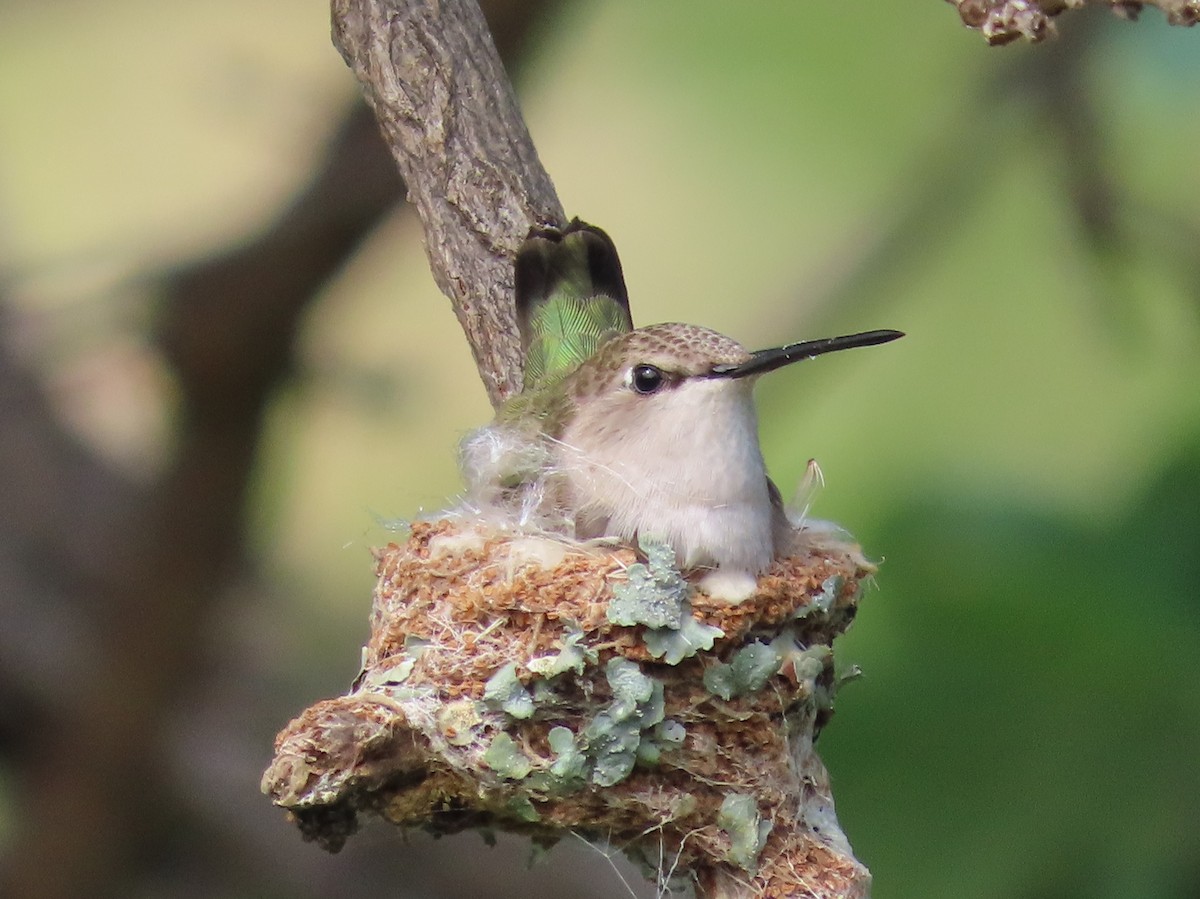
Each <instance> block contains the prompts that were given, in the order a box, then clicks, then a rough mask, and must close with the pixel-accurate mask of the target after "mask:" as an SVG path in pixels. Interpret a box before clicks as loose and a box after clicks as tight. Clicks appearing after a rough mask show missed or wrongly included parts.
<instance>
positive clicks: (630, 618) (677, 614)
mask: <svg viewBox="0 0 1200 899" xmlns="http://www.w3.org/2000/svg"><path fill="white" fill-rule="evenodd" d="M641 548H642V551H643V552H644V553H645V554H646V562H645V564H643V563H641V562H637V563H635V564H633V565H630V566H629V570H628V571H627V572H626V575H627V578H628V579H627V580H626V581H625V582H624V583H618V584H615V585H614V586H613V597H612V599H611V600H609V603H608V609H607V611H606V615H607V617H608V620H609V621H611V622H612V623H613V624H621V625H626V626H633V625H635V624H644V625H645V626H646V627H650V628H670V629H671V630H678V629H679V628H680V626H681V625H682V624H683V616H684V611H683V604H684V602H685V601H686V600H687V598H688V595H689V594H690V593H691V589H692V588H691V587H690V586H689V585H688V582H687V581H686V580H684V578H683V575H682V574H680V573H679V569H677V568H676V567H675V550H673V549H671V547H669V546H667V545H666V544H663V543H649V542H644V543H642V544H641Z"/></svg>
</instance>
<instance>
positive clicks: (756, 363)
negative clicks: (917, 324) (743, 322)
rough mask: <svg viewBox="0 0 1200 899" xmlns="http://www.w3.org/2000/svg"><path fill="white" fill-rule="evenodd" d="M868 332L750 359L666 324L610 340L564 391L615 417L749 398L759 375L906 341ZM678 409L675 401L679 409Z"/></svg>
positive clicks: (714, 339)
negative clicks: (699, 399) (713, 399)
mask: <svg viewBox="0 0 1200 899" xmlns="http://www.w3.org/2000/svg"><path fill="white" fill-rule="evenodd" d="M902 336H903V334H902V333H901V332H899V331H867V332H864V333H861V334H850V335H847V336H844V337H830V338H825V339H821V340H806V341H801V342H799V343H790V344H786V345H784V346H780V347H773V348H771V349H767V350H759V351H757V352H750V351H749V350H747V349H746V348H745V347H744V346H742V345H741V344H740V343H738V342H737V341H736V340H733V339H732V338H730V337H726V336H725V335H724V334H721V333H719V332H717V331H713V330H712V329H710V328H702V327H699V326H698V325H687V324H680V323H668V324H661V325H650V326H649V327H645V328H638V329H637V330H635V331H630V332H628V333H625V334H620V335H618V336H616V337H613V338H611V339H610V340H608V341H607V342H605V343H604V344H602V345H601V347H600V349H599V350H598V351H597V352H596V353H595V354H594V355H593V356H592V357H591V358H589V359H587V360H586V361H585V362H584V363H583V364H582V365H580V366H579V368H578V369H576V371H575V372H574V373H573V375H572V377H571V378H570V379H569V384H568V385H567V387H568V390H569V393H570V395H571V398H572V399H573V400H574V402H575V405H576V407H577V408H583V407H594V408H595V410H596V411H597V412H601V411H603V412H604V414H606V415H617V414H620V413H622V412H625V413H627V414H630V415H638V414H640V410H643V409H647V410H648V409H653V408H655V407H661V405H662V404H663V403H664V402H672V401H669V400H667V399H666V398H667V397H683V396H688V395H696V396H699V395H701V394H702V393H703V394H704V395H711V394H712V393H714V392H717V393H721V394H725V395H730V396H732V395H735V394H736V395H749V392H750V388H751V386H752V385H753V383H754V381H755V380H757V376H758V375H762V374H765V373H766V372H769V371H774V370H775V369H777V368H781V367H782V366H785V365H790V364H791V363H793V362H799V361H800V360H802V359H810V358H812V357H814V356H819V355H822V354H824V353H831V352H835V351H837V350H844V349H851V348H853V347H859V346H873V345H876V344H880V343H887V342H888V341H891V340H895V339H896V338H898V337H902ZM678 402H679V401H678V400H676V401H673V402H672V404H673V405H675V404H677V403H678Z"/></svg>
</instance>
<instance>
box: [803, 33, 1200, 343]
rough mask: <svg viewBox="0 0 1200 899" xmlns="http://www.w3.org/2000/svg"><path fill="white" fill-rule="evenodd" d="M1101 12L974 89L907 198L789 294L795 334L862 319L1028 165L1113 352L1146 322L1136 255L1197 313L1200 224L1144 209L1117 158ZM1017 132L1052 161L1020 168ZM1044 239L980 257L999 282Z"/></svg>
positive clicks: (914, 177)
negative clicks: (1040, 145)
mask: <svg viewBox="0 0 1200 899" xmlns="http://www.w3.org/2000/svg"><path fill="white" fill-rule="evenodd" d="M1094 12H1095V13H1097V14H1093V15H1084V16H1081V17H1079V18H1078V19H1077V20H1075V21H1074V22H1072V27H1071V28H1070V29H1064V30H1063V32H1062V34H1061V35H1060V36H1059V37H1058V39H1056V40H1054V41H1052V42H1050V43H1048V44H1046V45H1044V46H1042V47H1039V48H1038V49H1037V51H1036V53H1033V54H1020V55H1017V56H1013V57H1010V58H1009V59H1008V60H1006V62H1005V63H1004V64H1003V65H1002V66H1001V67H1000V68H999V69H998V70H997V71H996V72H995V73H994V74H993V75H992V76H991V77H989V78H987V79H982V80H980V81H978V82H977V83H976V84H975V85H973V86H972V87H971V88H970V89H969V93H968V95H967V98H966V102H965V103H964V106H963V109H962V111H961V112H960V114H959V119H958V120H957V121H956V123H955V126H954V127H952V128H946V129H943V130H942V131H940V132H938V135H937V138H936V140H935V141H934V142H933V143H932V144H931V145H930V146H929V147H928V148H927V149H926V150H925V151H924V152H922V153H921V154H919V156H918V158H917V160H916V161H915V164H914V165H913V166H912V167H911V169H912V170H911V176H910V177H908V178H904V179H902V180H901V181H900V183H901V184H904V185H906V187H905V190H904V194H903V196H902V197H900V199H899V200H898V202H897V203H895V204H894V206H893V208H892V210H891V211H889V212H880V211H879V210H872V215H871V217H870V220H869V221H867V222H864V224H863V226H862V227H861V228H860V229H859V230H857V231H856V232H854V233H853V234H852V235H851V236H850V239H849V240H848V241H847V243H846V245H845V248H844V249H843V251H842V252H838V253H833V254H831V256H830V260H831V261H830V264H829V267H828V268H827V270H826V271H824V272H821V273H819V274H818V275H817V277H815V278H814V277H813V275H812V274H811V273H810V272H806V273H805V274H804V275H803V283H801V284H798V285H797V284H793V285H790V286H789V287H788V288H787V290H786V292H785V294H786V295H788V296H791V295H801V294H802V295H806V296H808V297H809V298H810V301H809V303H807V304H805V307H804V309H803V311H802V316H801V317H802V318H803V321H802V322H800V321H798V322H796V323H795V324H794V325H792V326H791V329H793V330H796V331H799V330H800V329H801V326H802V325H803V326H805V327H807V328H808V329H809V330H814V325H813V320H814V315H815V316H816V318H817V322H818V324H817V325H816V327H815V330H816V331H820V330H821V329H822V327H823V326H822V325H821V324H820V320H821V317H822V316H824V317H825V318H829V319H832V318H834V317H836V316H838V315H844V314H845V312H846V310H847V309H849V308H851V307H855V308H856V309H857V314H858V315H860V316H863V315H864V310H863V307H864V306H866V305H868V304H870V303H872V302H878V301H879V300H881V299H884V298H886V297H887V296H888V294H889V291H888V290H887V289H886V286H887V284H888V283H889V282H890V281H891V280H892V279H895V278H897V277H902V276H903V273H904V272H905V270H906V269H907V268H909V267H910V266H911V265H912V264H914V261H915V260H916V259H918V257H919V256H920V254H921V250H922V248H923V247H927V246H928V245H929V243H930V240H931V236H933V237H934V238H935V239H936V236H938V235H942V234H947V233H953V231H954V229H955V227H956V222H957V221H958V220H960V219H961V218H962V217H963V216H964V215H965V214H966V211H967V210H969V209H973V208H975V207H977V206H978V205H980V204H981V203H983V202H985V200H986V197H987V195H988V194H989V193H990V192H991V191H992V190H993V189H994V186H995V183H996V181H997V180H998V179H1001V178H1004V177H1006V176H1007V174H1008V172H1009V170H1010V169H1011V168H1012V167H1013V166H1021V165H1029V166H1038V167H1044V168H1045V169H1047V170H1048V171H1049V173H1050V175H1051V177H1052V183H1053V185H1054V187H1055V190H1056V192H1057V193H1058V194H1059V195H1061V196H1062V197H1063V198H1064V199H1065V202H1066V208H1067V210H1068V211H1069V213H1070V215H1071V217H1072V219H1073V221H1074V223H1075V225H1076V226H1077V233H1078V235H1079V245H1080V246H1081V247H1083V248H1084V249H1085V250H1086V251H1087V253H1088V259H1089V262H1090V265H1091V268H1090V270H1089V272H1088V273H1089V274H1090V275H1091V276H1092V278H1091V281H1090V283H1089V288H1090V290H1091V292H1092V295H1093V296H1094V297H1095V299H1096V301H1097V305H1098V306H1100V307H1101V311H1102V313H1103V314H1102V315H1098V316H1097V319H1099V320H1100V321H1102V322H1104V323H1106V324H1107V325H1108V327H1107V330H1108V331H1109V332H1110V334H1111V335H1112V339H1113V341H1114V343H1116V344H1119V345H1135V346H1136V345H1137V344H1138V343H1140V341H1139V340H1138V337H1139V332H1140V330H1141V326H1143V325H1144V322H1142V321H1140V320H1139V316H1138V309H1137V308H1136V307H1137V299H1138V298H1137V296H1136V294H1135V290H1136V289H1135V286H1134V281H1135V280H1136V279H1135V278H1134V277H1133V270H1134V268H1135V266H1134V265H1133V262H1134V260H1135V259H1136V257H1138V256H1139V255H1142V256H1148V257H1153V258H1152V259H1151V261H1150V264H1152V265H1154V266H1156V267H1157V268H1159V269H1160V270H1161V271H1163V272H1165V273H1170V274H1174V275H1175V276H1176V277H1177V278H1178V279H1179V281H1180V283H1181V285H1182V287H1183V290H1184V292H1185V295H1187V296H1190V297H1191V298H1192V300H1193V303H1194V309H1195V312H1196V313H1200V260H1198V259H1197V257H1196V254H1195V253H1194V252H1192V248H1194V247H1195V246H1197V245H1200V222H1196V221H1187V220H1184V219H1181V218H1180V217H1179V216H1178V214H1177V213H1173V212H1171V211H1170V210H1168V209H1165V208H1161V207H1156V206H1154V205H1151V203H1150V202H1149V201H1142V200H1140V199H1139V198H1138V197H1137V196H1136V194H1135V193H1134V191H1133V189H1132V188H1131V187H1130V186H1129V185H1128V184H1127V183H1125V180H1124V175H1123V172H1122V170H1121V167H1120V165H1119V162H1118V161H1117V160H1114V159H1113V152H1112V148H1111V146H1110V143H1111V135H1110V134H1109V131H1108V128H1107V126H1106V116H1105V112H1104V111H1103V110H1102V109H1100V108H1099V106H1098V104H1099V98H1098V96H1097V94H1098V92H1097V91H1096V90H1095V88H1094V86H1093V85H1091V84H1090V83H1089V80H1088V79H1089V71H1090V68H1091V67H1092V65H1093V63H1094V56H1095V55H1096V54H1098V53H1102V52H1103V50H1102V49H1100V47H1101V45H1099V44H1098V41H1097V39H1098V38H1099V37H1100V34H1101V26H1102V25H1103V23H1104V21H1105V17H1103V16H1101V15H1099V14H1098V13H1099V11H1098V10H1096V11H1094ZM1021 129H1031V130H1036V132H1037V133H1038V134H1039V135H1041V140H1042V141H1043V142H1044V144H1045V145H1046V149H1047V152H1046V153H1045V154H1043V155H1042V156H1040V157H1036V158H1031V157H1028V156H1026V157H1023V158H1014V157H1013V156H1012V154H1013V152H1014V142H1013V140H1012V136H1013V134H1014V133H1015V132H1016V131H1018V130H1021ZM1139 235H1140V237H1139ZM1046 237H1048V235H1037V234H1028V235H997V236H996V240H995V241H994V243H992V244H991V245H988V246H984V247H981V248H980V258H979V265H980V267H981V269H983V270H986V269H989V268H991V269H994V270H995V271H996V272H1002V271H1003V270H1004V268H1005V267H1007V266H1013V265H1021V264H1022V255H1023V253H1025V252H1027V251H1028V249H1029V248H1030V247H1031V246H1032V244H1034V243H1036V242H1039V241H1042V240H1044V239H1045V238H1046ZM780 305H781V306H785V305H786V304H784V303H782V302H781V303H780ZM866 317H869V316H866Z"/></svg>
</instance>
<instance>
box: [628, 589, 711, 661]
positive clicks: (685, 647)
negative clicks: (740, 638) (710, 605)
mask: <svg viewBox="0 0 1200 899" xmlns="http://www.w3.org/2000/svg"><path fill="white" fill-rule="evenodd" d="M724 636H725V632H724V631H723V630H721V629H720V628H719V627H713V626H711V625H708V624H701V623H700V622H699V621H697V620H696V619H695V618H693V617H692V610H691V607H690V606H689V605H688V604H686V603H685V604H684V606H683V619H682V623H681V625H680V627H679V629H678V630H671V629H670V628H665V627H664V628H658V629H655V630H648V631H646V634H645V637H644V639H645V641H646V650H647V651H648V652H649V653H650V655H651V656H652V657H653V658H656V659H660V660H661V661H664V662H666V663H667V664H668V665H678V664H679V663H680V662H682V661H683V660H684V659H687V658H691V657H692V656H694V655H695V654H696V653H698V652H700V651H701V650H709V649H712V648H713V643H714V642H716V640H717V638H718V637H724Z"/></svg>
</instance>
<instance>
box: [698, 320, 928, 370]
mask: <svg viewBox="0 0 1200 899" xmlns="http://www.w3.org/2000/svg"><path fill="white" fill-rule="evenodd" d="M903 336H904V332H903V331H864V332H862V333H861V334H847V335H845V336H844V337H826V338H823V339H821V340H802V341H800V342H799V343H789V344H787V345H786V346H780V347H775V348H774V349H770V350H759V351H758V352H756V353H754V354H752V355H751V356H750V358H749V359H748V360H747V361H745V362H743V363H741V364H740V365H714V366H713V369H712V371H711V372H709V374H708V376H709V377H710V378H748V377H750V375H761V374H763V373H764V372H768V371H774V370H775V369H777V368H782V367H783V366H785V365H790V364H791V363H793V362H799V361H800V360H801V359H811V358H813V357H814V356H822V355H824V354H825V353H836V352H837V351H838V350H852V349H854V348H855V347H860V346H878V345H879V344H881V343H890V342H891V341H893V340H896V339H897V338H900V337H903Z"/></svg>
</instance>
